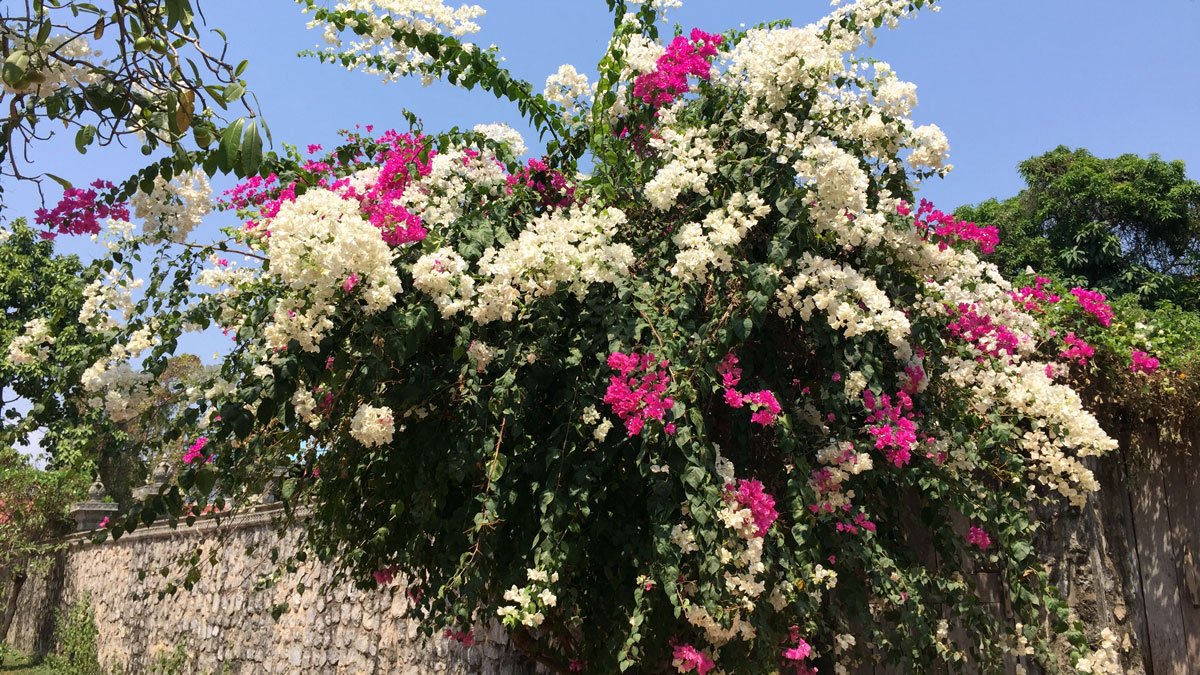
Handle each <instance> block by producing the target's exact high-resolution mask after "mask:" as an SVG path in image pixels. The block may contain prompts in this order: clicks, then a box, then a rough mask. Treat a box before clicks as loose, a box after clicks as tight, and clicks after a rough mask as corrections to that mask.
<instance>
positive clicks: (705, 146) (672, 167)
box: [644, 107, 717, 211]
mask: <svg viewBox="0 0 1200 675" xmlns="http://www.w3.org/2000/svg"><path fill="white" fill-rule="evenodd" d="M674 114H675V113H674V107H672V108H664V109H663V111H662V117H663V126H662V136H661V137H660V138H652V139H650V146H651V147H653V148H654V149H655V150H657V151H658V152H659V153H660V154H661V155H662V158H663V159H664V160H665V161H666V164H664V165H663V167H662V168H661V169H659V170H658V172H657V173H656V174H655V175H654V178H651V179H650V181H649V182H648V183H646V187H645V188H644V192H645V195H646V199H648V200H649V201H650V205H651V206H653V207H654V208H656V209H658V210H659V211H665V210H667V209H669V208H671V207H672V206H674V205H675V202H676V201H677V200H678V199H679V195H681V194H683V193H684V192H694V193H696V194H698V195H706V194H708V178H709V176H711V175H712V174H714V173H716V171H717V160H716V157H717V150H716V147H715V146H713V142H712V140H711V139H709V138H708V135H707V133H706V130H704V129H700V128H696V127H693V128H687V129H676V128H673V127H672V126H671V122H672V121H673V119H674Z"/></svg>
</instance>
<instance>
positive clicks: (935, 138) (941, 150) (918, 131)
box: [908, 124, 954, 174]
mask: <svg viewBox="0 0 1200 675" xmlns="http://www.w3.org/2000/svg"><path fill="white" fill-rule="evenodd" d="M910 145H911V147H912V148H913V151H912V153H911V154H910V155H909V156H908V164H909V166H911V167H913V168H915V169H928V170H930V171H936V172H938V173H942V174H945V173H948V172H949V171H950V170H951V169H953V168H954V166H953V165H952V164H950V163H949V162H947V161H946V160H947V158H948V157H949V156H950V141H949V140H947V139H946V134H945V133H944V132H943V131H942V130H941V128H940V127H938V125H936V124H926V125H924V126H919V127H917V128H915V129H913V131H912V135H911V137H910Z"/></svg>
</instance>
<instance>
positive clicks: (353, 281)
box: [342, 272, 358, 293]
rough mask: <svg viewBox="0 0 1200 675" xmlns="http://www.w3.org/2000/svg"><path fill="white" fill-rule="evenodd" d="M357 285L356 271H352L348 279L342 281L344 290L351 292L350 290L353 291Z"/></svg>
mask: <svg viewBox="0 0 1200 675" xmlns="http://www.w3.org/2000/svg"><path fill="white" fill-rule="evenodd" d="M357 285H358V275H357V274H355V273H354V272H351V273H350V276H348V277H346V280H345V281H343V282H342V290H343V291H346V292H347V293H349V292H350V291H353V290H354V287H355V286H357Z"/></svg>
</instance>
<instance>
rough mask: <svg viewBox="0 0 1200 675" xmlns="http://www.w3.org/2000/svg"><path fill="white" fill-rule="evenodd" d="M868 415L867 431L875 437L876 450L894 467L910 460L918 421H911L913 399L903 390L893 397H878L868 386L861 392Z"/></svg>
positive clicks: (915, 439)
mask: <svg viewBox="0 0 1200 675" xmlns="http://www.w3.org/2000/svg"><path fill="white" fill-rule="evenodd" d="M863 405H864V406H865V407H866V409H867V410H868V411H869V412H870V413H871V414H870V415H868V416H867V424H868V425H869V426H868V427H867V433H869V434H871V436H873V437H874V438H875V449H876V450H881V451H883V453H884V454H885V455H886V456H887V458H888V461H889V462H891V463H892V464H893V465H895V466H896V467H897V468H900V467H903V466H904V465H906V464H908V463H909V462H910V461H912V450H913V448H914V447H915V446H916V444H917V424H916V422H915V421H914V420H913V412H912V398H911V397H910V396H909V395H908V393H907V392H905V391H899V392H896V396H895V399H894V402H893V398H892V397H891V396H889V395H888V394H884V395H883V396H882V397H880V398H879V399H876V398H875V393H874V392H872V391H871V390H870V389H867V390H866V391H864V392H863Z"/></svg>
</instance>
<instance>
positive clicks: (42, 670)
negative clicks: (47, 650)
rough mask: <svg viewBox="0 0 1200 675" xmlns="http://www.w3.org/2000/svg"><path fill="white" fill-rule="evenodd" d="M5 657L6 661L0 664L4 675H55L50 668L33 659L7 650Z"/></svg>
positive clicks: (0, 669) (4, 653)
mask: <svg viewBox="0 0 1200 675" xmlns="http://www.w3.org/2000/svg"><path fill="white" fill-rule="evenodd" d="M3 655H4V661H3V662H0V673H3V674H4V675H54V671H53V670H51V669H50V666H47V665H44V664H40V663H34V661H33V659H32V658H31V657H28V656H25V655H24V654H20V653H18V652H14V651H11V650H6V651H4V652H3Z"/></svg>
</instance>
